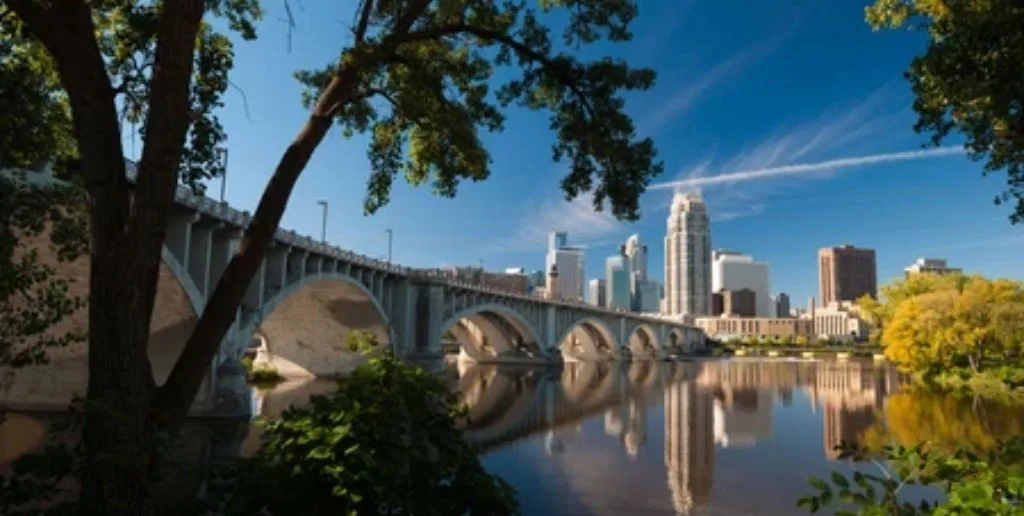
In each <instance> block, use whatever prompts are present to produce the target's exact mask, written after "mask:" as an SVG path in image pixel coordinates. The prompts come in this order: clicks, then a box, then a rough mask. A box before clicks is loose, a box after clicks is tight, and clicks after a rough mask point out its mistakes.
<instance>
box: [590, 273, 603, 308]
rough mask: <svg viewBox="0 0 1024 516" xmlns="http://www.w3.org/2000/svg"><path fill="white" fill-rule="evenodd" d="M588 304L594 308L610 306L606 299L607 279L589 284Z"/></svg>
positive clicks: (593, 280)
mask: <svg viewBox="0 0 1024 516" xmlns="http://www.w3.org/2000/svg"><path fill="white" fill-rule="evenodd" d="M587 290H588V291H589V292H587V294H588V296H587V302H588V303H590V304H592V305H594V306H608V301H607V299H606V298H605V279H604V278H594V279H592V280H590V283H588V284H587Z"/></svg>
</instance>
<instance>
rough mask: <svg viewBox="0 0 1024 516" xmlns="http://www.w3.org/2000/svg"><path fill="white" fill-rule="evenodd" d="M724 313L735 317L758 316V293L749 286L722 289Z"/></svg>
mask: <svg viewBox="0 0 1024 516" xmlns="http://www.w3.org/2000/svg"><path fill="white" fill-rule="evenodd" d="M720 293H721V294H722V314H723V315H727V316H729V315H731V316H735V317H756V316H757V315H758V314H757V294H756V293H755V292H754V291H753V290H750V289H749V288H741V289H739V290H722V291H720Z"/></svg>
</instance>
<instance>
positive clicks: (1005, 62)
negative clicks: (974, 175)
mask: <svg viewBox="0 0 1024 516" xmlns="http://www.w3.org/2000/svg"><path fill="white" fill-rule="evenodd" d="M866 17H867V21H868V23H870V24H871V26H872V27H873V28H875V29H880V28H894V29H895V28H900V27H904V26H907V27H909V28H913V29H918V30H921V31H924V32H925V33H926V34H927V35H928V47H927V50H925V52H924V54H923V55H920V56H918V57H915V58H914V60H913V61H911V63H910V68H909V69H908V70H907V72H906V74H905V75H906V77H907V79H909V81H910V85H911V88H912V89H913V92H914V95H915V97H916V100H915V101H914V111H915V112H916V113H917V116H918V119H917V123H916V124H915V125H914V129H915V130H916V131H918V132H927V133H930V134H931V143H932V144H933V145H939V144H940V143H941V142H942V141H943V140H945V139H946V138H947V137H948V136H949V134H950V133H951V132H953V131H954V130H955V131H959V132H960V133H963V135H964V136H965V137H966V142H965V147H966V149H967V151H968V155H969V156H970V157H971V158H973V159H975V160H982V159H986V160H987V162H986V163H985V171H986V173H989V172H994V171H998V170H1003V169H1005V170H1006V172H1007V179H1006V190H1005V191H1003V192H1002V193H1001V194H1000V195H998V196H997V197H996V203H997V204H1001V203H1004V202H1011V203H1015V204H1016V206H1015V207H1014V211H1013V213H1012V214H1011V216H1010V220H1011V221H1012V222H1013V223H1019V222H1022V221H1024V109H1022V108H1021V99H1022V98H1024V75H1021V73H1020V68H1021V63H1024V5H1022V4H1021V3H1020V2H1014V1H1007V0H970V1H968V0H947V1H941V2H940V1H935V0H876V1H875V3H874V5H872V6H870V7H868V8H867V9H866Z"/></svg>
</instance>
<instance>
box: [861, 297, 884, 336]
mask: <svg viewBox="0 0 1024 516" xmlns="http://www.w3.org/2000/svg"><path fill="white" fill-rule="evenodd" d="M854 306H855V307H856V309H857V313H858V314H859V315H860V317H861V318H862V319H863V320H864V321H865V322H866V323H868V326H869V327H870V328H871V332H870V333H869V334H868V341H869V342H871V343H872V344H878V343H880V342H882V331H883V330H884V329H885V327H884V325H883V319H882V315H883V313H882V303H880V302H879V301H878V300H877V299H875V298H873V297H871V296H870V295H868V294H864V295H863V296H861V297H859V298H857V300H856V301H855V302H854Z"/></svg>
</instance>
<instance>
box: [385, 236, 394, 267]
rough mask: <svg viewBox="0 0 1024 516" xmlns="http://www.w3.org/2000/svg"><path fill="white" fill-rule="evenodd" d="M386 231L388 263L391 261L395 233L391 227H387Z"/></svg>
mask: <svg viewBox="0 0 1024 516" xmlns="http://www.w3.org/2000/svg"><path fill="white" fill-rule="evenodd" d="M384 231H385V232H387V234H388V263H391V240H392V237H393V236H394V233H393V232H392V231H391V228H388V229H385V230H384Z"/></svg>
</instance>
